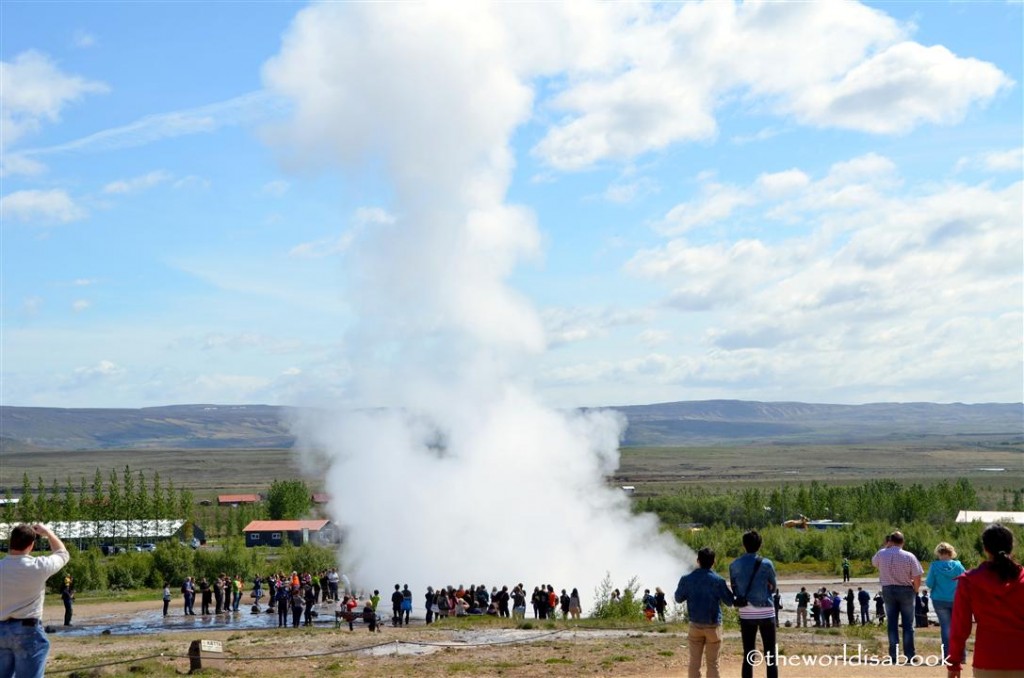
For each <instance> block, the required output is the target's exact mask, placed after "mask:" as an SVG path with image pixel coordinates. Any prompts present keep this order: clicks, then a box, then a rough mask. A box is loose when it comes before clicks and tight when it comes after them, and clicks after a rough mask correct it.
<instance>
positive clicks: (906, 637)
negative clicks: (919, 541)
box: [871, 531, 924, 664]
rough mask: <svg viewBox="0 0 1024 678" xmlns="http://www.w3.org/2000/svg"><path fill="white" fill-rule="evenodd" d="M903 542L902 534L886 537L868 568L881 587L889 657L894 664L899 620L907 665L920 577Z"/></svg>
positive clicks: (916, 563)
mask: <svg viewBox="0 0 1024 678" xmlns="http://www.w3.org/2000/svg"><path fill="white" fill-rule="evenodd" d="M903 542H904V539H903V533H902V532H899V531H897V532H893V533H892V534H890V535H889V536H888V537H886V539H885V546H884V547H882V548H881V549H880V550H879V551H878V553H876V554H875V555H874V557H873V558H872V559H871V564H872V565H874V566H875V567H877V568H878V579H879V581H880V582H881V584H882V600H883V601H884V602H885V616H886V621H887V623H888V627H889V657H890V659H891V660H892V661H893V663H894V664H895V663H896V660H897V657H896V656H897V654H898V652H897V649H898V648H899V642H900V634H899V623H900V618H902V619H903V651H904V654H906V656H907V662H908V663H909V662H910V661H911V660H913V658H914V655H915V652H914V601H915V599H916V596H917V591H918V589H920V588H921V575H922V574H924V570H923V569H922V568H921V563H919V562H918V560H917V556H915V555H914V554H913V553H909V552H907V551H904V550H903Z"/></svg>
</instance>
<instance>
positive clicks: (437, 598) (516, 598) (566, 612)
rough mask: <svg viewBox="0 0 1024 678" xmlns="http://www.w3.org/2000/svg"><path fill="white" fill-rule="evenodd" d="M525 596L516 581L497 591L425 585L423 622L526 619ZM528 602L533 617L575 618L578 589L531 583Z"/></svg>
mask: <svg viewBox="0 0 1024 678" xmlns="http://www.w3.org/2000/svg"><path fill="white" fill-rule="evenodd" d="M396 587H397V585H396ZM527 597H528V596H527V593H526V587H525V586H524V585H523V584H522V583H520V584H516V586H514V587H513V588H512V590H511V591H509V588H508V586H507V585H506V586H502V587H501V589H500V590H499V589H498V587H497V586H492V587H491V589H490V591H488V590H487V586H485V585H484V584H480V585H479V586H477V585H472V586H470V587H469V588H468V589H467V588H466V587H465V586H463V585H461V584H460V585H459V586H458V587H454V586H441V587H438V588H437V589H434V587H432V586H428V587H427V592H426V597H425V600H424V605H425V608H426V622H427V623H428V624H430V623H432V622H434V621H435V620H437V619H444V618H447V617H449V616H452V617H461V616H465V615H490V616H492V617H504V618H512V619H517V620H521V619H525V618H526V603H527ZM529 603H530V606H531V607H532V608H533V618H534V619H556V618H557V616H558V614H559V612H560V613H561V615H562V619H568V618H569V617H572V618H573V619H579V618H580V613H581V612H582V605H581V603H580V594H579V591H577V590H576V589H573V590H572V592H571V593H567V592H566V590H565V589H562V592H561V594H558V593H556V592H555V587H554V586H551V585H550V584H545V585H543V586H535V587H534V588H533V593H532V594H530V595H529Z"/></svg>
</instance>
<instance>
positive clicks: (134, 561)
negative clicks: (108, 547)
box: [107, 553, 157, 591]
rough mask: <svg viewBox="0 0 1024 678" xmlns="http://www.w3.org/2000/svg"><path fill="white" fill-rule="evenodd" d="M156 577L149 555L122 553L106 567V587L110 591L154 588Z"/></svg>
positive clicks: (151, 558)
mask: <svg viewBox="0 0 1024 678" xmlns="http://www.w3.org/2000/svg"><path fill="white" fill-rule="evenodd" d="M156 576H157V575H156V574H155V573H154V570H153V557H152V556H151V555H150V554H149V553H122V554H120V555H118V556H115V557H114V558H113V559H112V562H111V563H110V564H109V565H108V566H107V587H108V588H109V589H111V590H112V591H125V590H128V589H141V588H146V587H150V586H154V584H153V580H154V578H155V577H156Z"/></svg>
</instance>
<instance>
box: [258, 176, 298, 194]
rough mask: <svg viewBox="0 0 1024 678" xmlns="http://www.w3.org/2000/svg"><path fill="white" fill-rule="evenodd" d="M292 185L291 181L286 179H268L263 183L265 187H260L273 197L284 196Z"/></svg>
mask: <svg viewBox="0 0 1024 678" xmlns="http://www.w3.org/2000/svg"><path fill="white" fill-rule="evenodd" d="M291 187H292V185H291V183H289V182H287V181H285V180H284V179H275V180H274V181H268V182H267V183H265V184H263V188H261V189H260V193H262V194H263V195H266V196H270V197H271V198H282V197H284V195H285V194H286V193H288V190H289V189H290V188H291Z"/></svg>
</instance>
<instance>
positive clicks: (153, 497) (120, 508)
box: [0, 465, 312, 536]
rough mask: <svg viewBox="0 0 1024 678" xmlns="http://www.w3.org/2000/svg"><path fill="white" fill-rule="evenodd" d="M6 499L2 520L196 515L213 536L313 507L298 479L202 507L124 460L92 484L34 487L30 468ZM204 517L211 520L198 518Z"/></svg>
mask: <svg viewBox="0 0 1024 678" xmlns="http://www.w3.org/2000/svg"><path fill="white" fill-rule="evenodd" d="M6 499H7V501H5V502H4V504H3V506H2V507H0V521H2V522H5V523H13V522H24V523H33V522H47V523H52V522H63V521H67V522H71V521H91V522H102V521H110V520H124V521H129V522H130V521H134V520H164V519H167V520H175V519H176V520H185V521H188V522H193V521H197V519H198V520H199V521H200V524H201V525H203V526H204V527H206V528H207V529H208V531H210V528H213V529H212V531H211V532H212V534H213V535H216V536H221V535H223V536H235V535H239V534H241V531H242V528H244V527H245V525H247V524H248V523H249V522H250V521H252V520H263V519H271V520H291V519H296V518H301V517H303V516H305V515H308V513H309V511H310V509H311V507H312V501H311V495H310V490H309V487H308V486H307V485H306V483H304V482H303V481H301V480H275V481H274V482H273V483H272V484H271V486H270V489H269V491H268V493H267V501H266V502H261V503H259V504H255V505H251V506H239V507H235V508H222V507H204V506H198V505H197V504H196V500H195V496H194V495H193V493H192V492H191V491H190V490H188V489H186V488H176V487H175V486H174V482H173V481H172V480H168V481H167V482H166V483H164V482H162V480H161V478H160V474H159V473H155V474H154V475H153V477H152V478H151V479H150V478H147V477H146V474H145V472H144V471H142V470H138V471H132V469H131V467H130V466H128V465H125V467H124V469H123V470H122V471H121V472H120V473H119V472H118V471H117V470H115V469H110V471H109V473H108V474H107V476H106V479H104V476H103V474H102V472H101V471H100V469H96V472H95V474H94V475H93V480H92V483H91V484H87V483H86V480H85V476H82V477H80V478H79V483H78V484H77V485H75V484H74V483H73V482H72V480H71V478H68V479H67V482H66V483H65V484H64V486H63V487H61V486H60V485H58V483H57V481H56V480H54V482H53V485H52V486H51V487H50V488H47V487H46V486H45V485H44V484H43V479H42V478H41V477H40V478H39V479H38V482H37V483H36V486H35V488H33V487H32V484H31V481H30V480H29V477H28V474H24V476H23V477H22V484H21V493H20V494H19V495H18V501H17V502H14V501H12V499H13V497H12V495H11V493H10V490H9V489H8V491H7V492H6ZM204 520H208V521H209V522H201V521H204Z"/></svg>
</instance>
